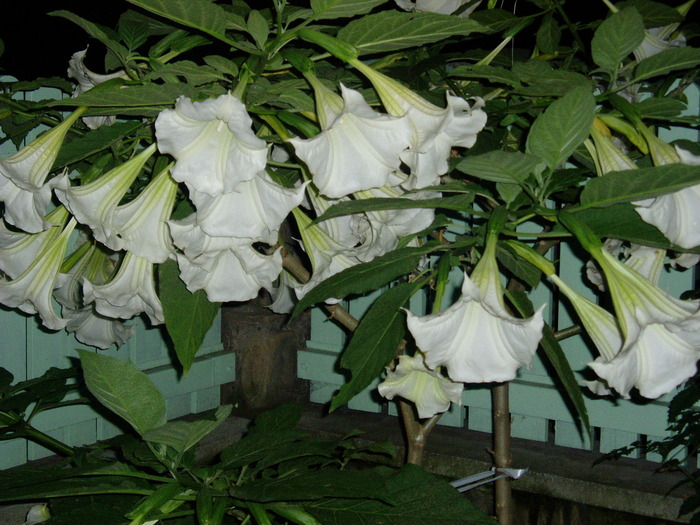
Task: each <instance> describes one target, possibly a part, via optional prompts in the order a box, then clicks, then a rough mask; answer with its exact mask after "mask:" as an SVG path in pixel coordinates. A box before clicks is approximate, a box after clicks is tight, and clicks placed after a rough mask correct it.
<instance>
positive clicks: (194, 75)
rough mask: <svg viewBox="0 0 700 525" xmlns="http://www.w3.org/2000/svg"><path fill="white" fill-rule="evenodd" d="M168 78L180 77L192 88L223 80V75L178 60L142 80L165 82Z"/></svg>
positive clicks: (212, 69)
mask: <svg viewBox="0 0 700 525" xmlns="http://www.w3.org/2000/svg"><path fill="white" fill-rule="evenodd" d="M169 76H173V77H181V78H183V79H184V80H185V82H187V83H188V84H192V85H193V86H201V85H203V84H209V83H211V82H218V81H220V80H223V79H224V78H225V77H224V75H223V74H221V73H220V72H218V71H217V70H215V69H214V68H212V67H209V66H201V65H199V64H196V63H194V62H192V61H190V60H179V61H177V62H171V63H170V64H165V65H164V66H163V67H160V68H158V69H156V70H155V71H153V72H152V73H150V74H149V75H148V76H147V77H146V78H145V79H144V80H154V79H157V78H164V79H166V80H167V78H168V77H169Z"/></svg>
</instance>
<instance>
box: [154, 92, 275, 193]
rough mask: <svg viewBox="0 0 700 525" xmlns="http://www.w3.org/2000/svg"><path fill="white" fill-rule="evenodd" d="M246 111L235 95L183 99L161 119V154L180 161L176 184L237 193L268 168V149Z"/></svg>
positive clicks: (158, 132)
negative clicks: (256, 132) (266, 165)
mask: <svg viewBox="0 0 700 525" xmlns="http://www.w3.org/2000/svg"><path fill="white" fill-rule="evenodd" d="M252 123H253V121H252V120H251V118H250V116H249V115H248V112H247V111H246V108H245V105H244V104H243V103H242V102H241V101H240V100H238V99H237V98H236V97H235V96H233V95H231V94H226V95H221V96H220V97H218V98H212V99H208V100H205V101H203V102H192V101H191V100H190V99H188V98H186V97H180V98H178V99H177V102H176V103H175V109H166V110H164V111H161V112H160V114H159V115H158V117H157V118H156V139H157V140H158V149H159V150H160V151H161V153H169V154H171V155H172V156H173V157H175V160H176V161H177V162H175V167H174V168H173V170H172V176H173V178H174V179H175V180H176V181H178V182H184V183H185V184H186V185H187V187H188V188H190V189H191V190H195V191H199V192H202V193H208V194H209V195H218V194H220V193H222V192H229V191H233V190H234V189H235V188H236V186H238V184H239V183H241V182H243V181H247V180H251V179H253V178H254V177H255V176H256V175H257V174H258V173H259V172H260V171H261V170H263V169H264V168H265V163H266V161H267V146H266V144H265V141H264V140H261V139H259V138H258V137H256V136H255V134H254V133H253V130H252V129H251V126H252Z"/></svg>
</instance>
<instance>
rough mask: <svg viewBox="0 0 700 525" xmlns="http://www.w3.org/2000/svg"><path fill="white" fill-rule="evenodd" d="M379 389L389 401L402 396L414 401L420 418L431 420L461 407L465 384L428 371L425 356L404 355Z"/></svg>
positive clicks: (388, 371)
mask: <svg viewBox="0 0 700 525" xmlns="http://www.w3.org/2000/svg"><path fill="white" fill-rule="evenodd" d="M377 388H378V389H379V394H380V395H381V396H382V397H385V398H386V399H394V397H396V396H399V397H403V398H404V399H407V400H408V401H412V402H413V403H415V405H416V409H417V410H418V417H419V418H429V417H432V416H434V415H435V414H438V413H442V412H445V411H446V410H447V409H449V408H450V404H451V403H455V404H458V405H461V404H462V391H463V390H464V384H462V383H455V382H454V381H451V380H450V379H449V378H447V377H445V376H443V375H442V374H440V373H438V372H435V371H433V370H429V369H428V368H426V366H425V364H424V363H423V356H421V355H416V356H414V357H409V356H406V355H402V356H399V363H398V365H396V368H395V369H394V370H390V369H388V368H387V377H386V379H385V380H384V381H382V382H381V383H380V384H379V386H378V387H377Z"/></svg>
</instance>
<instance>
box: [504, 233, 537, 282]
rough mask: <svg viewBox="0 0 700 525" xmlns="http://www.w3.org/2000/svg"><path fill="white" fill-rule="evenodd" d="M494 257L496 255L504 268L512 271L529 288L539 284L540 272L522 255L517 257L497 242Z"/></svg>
mask: <svg viewBox="0 0 700 525" xmlns="http://www.w3.org/2000/svg"><path fill="white" fill-rule="evenodd" d="M496 257H498V262H499V263H500V264H501V265H502V266H503V267H504V268H505V269H507V270H508V271H509V272H510V273H512V274H513V276H514V277H516V278H517V279H518V280H520V281H522V282H524V283H525V284H527V285H528V286H529V287H530V288H533V289H534V288H537V285H539V284H540V279H542V272H541V271H540V270H539V269H538V268H537V267H536V266H534V265H532V264H530V263H529V262H527V261H526V260H525V259H523V258H522V257H518V256H517V255H516V254H515V253H514V252H512V251H511V250H510V249H507V248H506V249H504V248H503V246H502V245H501V244H499V245H498V251H497V252H496Z"/></svg>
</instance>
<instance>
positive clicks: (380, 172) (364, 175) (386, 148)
mask: <svg viewBox="0 0 700 525" xmlns="http://www.w3.org/2000/svg"><path fill="white" fill-rule="evenodd" d="M341 88H342V92H343V100H344V102H345V105H344V107H343V112H342V114H341V115H340V116H339V117H338V118H336V120H335V121H334V122H333V123H332V125H331V126H330V127H328V128H327V129H325V130H324V131H322V132H321V133H319V134H318V135H316V136H315V137H313V138H311V139H308V140H303V139H299V138H295V139H291V140H290V142H291V143H292V145H293V146H294V149H295V151H296V153H297V156H298V157H299V158H300V159H301V160H303V161H304V162H305V163H306V165H307V166H308V167H309V171H310V172H311V174H312V175H313V182H314V184H315V185H316V187H317V188H318V189H319V191H320V193H321V194H322V195H325V196H327V197H331V198H340V197H344V196H346V195H349V194H350V193H354V192H356V191H360V190H365V189H369V188H375V187H380V186H384V185H385V184H386V183H387V180H388V178H389V176H390V175H391V174H392V172H394V171H395V170H397V169H398V168H399V166H400V164H401V159H400V158H399V155H400V153H401V152H402V151H403V150H404V149H406V148H407V147H408V146H409V144H410V141H411V133H412V132H411V126H410V124H409V122H408V121H406V120H405V119H400V118H395V117H391V116H389V115H383V114H380V113H377V112H375V111H374V110H372V108H370V107H369V105H368V104H367V103H366V102H365V101H364V99H363V98H362V95H361V94H360V93H359V92H357V91H354V90H352V89H348V88H345V87H344V86H342V85H341Z"/></svg>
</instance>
